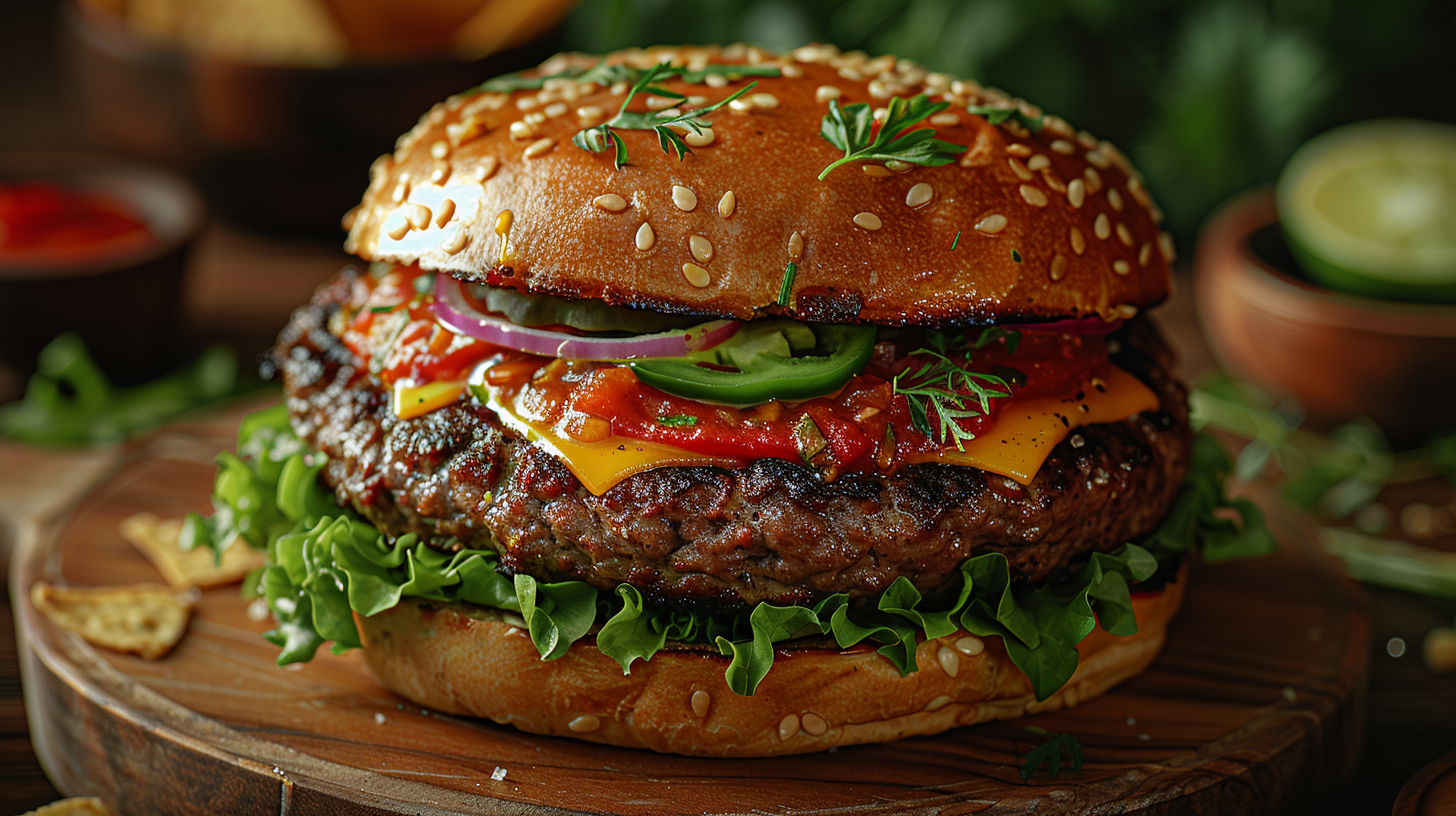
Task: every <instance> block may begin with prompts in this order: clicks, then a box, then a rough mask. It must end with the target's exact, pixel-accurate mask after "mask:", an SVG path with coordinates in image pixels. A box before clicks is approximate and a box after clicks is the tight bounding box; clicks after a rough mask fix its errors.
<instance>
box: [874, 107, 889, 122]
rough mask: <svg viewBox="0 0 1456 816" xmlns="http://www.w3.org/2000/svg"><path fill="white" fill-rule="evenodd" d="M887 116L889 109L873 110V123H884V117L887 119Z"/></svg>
mask: <svg viewBox="0 0 1456 816" xmlns="http://www.w3.org/2000/svg"><path fill="white" fill-rule="evenodd" d="M889 115H890V109H889V108H875V113H874V117H875V121H876V122H883V121H885V117H887V116H889Z"/></svg>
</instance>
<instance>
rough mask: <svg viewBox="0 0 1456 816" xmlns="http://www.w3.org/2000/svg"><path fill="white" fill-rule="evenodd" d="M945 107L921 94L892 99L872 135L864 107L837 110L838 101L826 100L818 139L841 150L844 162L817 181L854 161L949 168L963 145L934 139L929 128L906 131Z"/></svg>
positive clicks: (860, 104)
mask: <svg viewBox="0 0 1456 816" xmlns="http://www.w3.org/2000/svg"><path fill="white" fill-rule="evenodd" d="M948 107H950V103H948V102H931V101H930V97H928V96H926V95H925V94H920V95H919V96H915V97H912V98H910V99H908V100H907V99H902V98H901V97H898V96H896V97H893V98H892V99H890V104H889V105H888V106H887V112H886V115H885V121H884V123H883V124H881V125H880V128H879V130H878V131H876V130H875V127H874V125H875V117H874V113H873V112H872V111H871V110H870V106H869V105H868V104H866V103H864V102H857V103H855V104H853V105H844V106H842V107H841V106H840V104H839V100H837V99H831V100H829V113H828V114H827V115H826V116H825V117H824V121H823V123H821V124H820V126H819V135H820V136H823V137H824V138H825V140H827V141H828V142H829V143H830V144H832V145H834V146H835V147H837V148H839V149H840V150H843V151H844V158H842V159H836V160H835V161H833V162H831V163H830V165H829V166H828V167H826V168H824V172H822V173H820V174H819V180H820V181H823V180H824V178H825V176H828V175H829V174H830V173H831V172H833V171H834V168H836V167H839V166H840V165H842V164H848V163H850V162H856V161H890V160H892V159H893V160H896V161H902V162H909V163H910V164H921V165H925V166H928V167H938V166H940V165H942V164H950V163H951V162H953V161H955V157H956V156H957V155H959V154H961V153H964V152H966V148H965V146H964V145H958V144H952V143H950V142H947V141H943V140H941V139H937V138H935V129H934V128H931V127H923V128H915V129H914V130H910V128H911V127H913V126H914V125H918V124H920V123H921V122H923V121H925V120H926V119H928V118H930V117H932V116H934V115H935V114H937V113H940V112H941V111H943V110H945V109H946V108H948ZM907 131H908V132H907Z"/></svg>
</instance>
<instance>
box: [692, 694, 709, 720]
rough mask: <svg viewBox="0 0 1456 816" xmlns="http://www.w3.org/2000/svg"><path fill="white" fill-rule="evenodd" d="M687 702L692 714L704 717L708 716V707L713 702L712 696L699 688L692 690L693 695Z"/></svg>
mask: <svg viewBox="0 0 1456 816" xmlns="http://www.w3.org/2000/svg"><path fill="white" fill-rule="evenodd" d="M688 704H689V705H691V706H692V708H693V713H694V714H696V715H698V716H699V717H706V716H708V707H709V706H711V705H712V704H713V698H712V697H711V696H710V695H709V694H708V692H706V691H703V690H702V689H699V690H697V691H695V692H693V696H692V697H691V698H690V701H689V703H688Z"/></svg>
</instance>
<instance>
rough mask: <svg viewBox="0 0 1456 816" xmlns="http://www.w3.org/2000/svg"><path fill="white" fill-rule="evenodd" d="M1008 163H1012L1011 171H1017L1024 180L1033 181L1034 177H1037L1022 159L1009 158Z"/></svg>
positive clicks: (1018, 175)
mask: <svg viewBox="0 0 1456 816" xmlns="http://www.w3.org/2000/svg"><path fill="white" fill-rule="evenodd" d="M1006 163H1007V164H1009V165H1011V172H1013V173H1015V174H1016V175H1017V177H1018V178H1020V179H1021V180H1022V181H1031V180H1032V179H1033V178H1035V176H1034V174H1033V173H1032V172H1031V171H1030V170H1028V169H1027V168H1026V165H1024V164H1022V163H1021V162H1020V161H1017V160H1016V159H1007V160H1006Z"/></svg>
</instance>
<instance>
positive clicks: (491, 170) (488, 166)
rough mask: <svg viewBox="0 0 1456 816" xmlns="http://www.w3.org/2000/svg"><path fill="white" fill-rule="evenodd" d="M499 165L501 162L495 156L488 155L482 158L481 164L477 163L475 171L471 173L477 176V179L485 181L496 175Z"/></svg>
mask: <svg viewBox="0 0 1456 816" xmlns="http://www.w3.org/2000/svg"><path fill="white" fill-rule="evenodd" d="M498 167H500V162H499V161H496V158H495V156H486V157H484V158H482V159H481V160H480V164H477V165H475V171H474V172H473V173H472V174H471V175H473V176H475V180H476V181H485V180H486V179H488V178H490V177H491V176H493V175H495V171H496V168H498Z"/></svg>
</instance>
